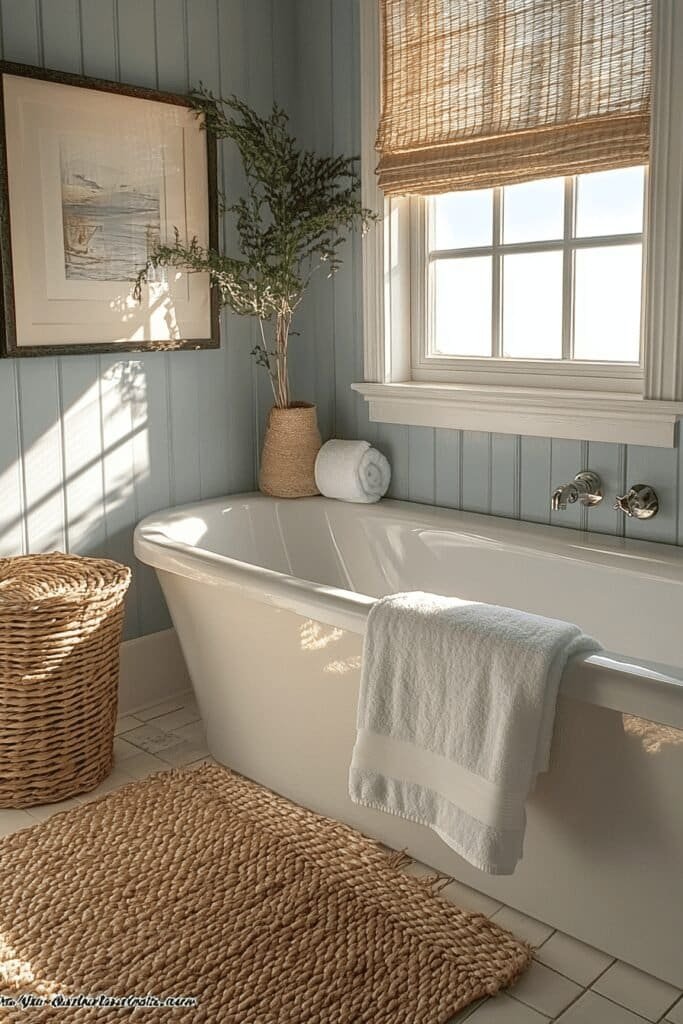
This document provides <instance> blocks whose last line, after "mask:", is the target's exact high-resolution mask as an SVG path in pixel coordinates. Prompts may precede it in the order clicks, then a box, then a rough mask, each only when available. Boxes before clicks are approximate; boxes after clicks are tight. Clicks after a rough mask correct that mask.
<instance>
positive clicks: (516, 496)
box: [490, 434, 521, 519]
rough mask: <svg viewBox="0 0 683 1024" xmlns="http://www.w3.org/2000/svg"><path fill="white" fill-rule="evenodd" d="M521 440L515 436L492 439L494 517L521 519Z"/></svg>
mask: <svg viewBox="0 0 683 1024" xmlns="http://www.w3.org/2000/svg"><path fill="white" fill-rule="evenodd" d="M520 451H521V440H520V438H519V437H517V436H516V435H514V434H494V435H493V437H492V438H491V504H490V511H491V513H492V515H494V516H507V517H508V518H511V519H517V518H518V517H519V501H520V492H519V483H520V466H519V462H520Z"/></svg>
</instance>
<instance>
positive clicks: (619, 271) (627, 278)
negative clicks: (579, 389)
mask: <svg viewBox="0 0 683 1024" xmlns="http://www.w3.org/2000/svg"><path fill="white" fill-rule="evenodd" d="M641 250H642V246H640V245H613V246H608V247H605V248H602V249H580V250H578V251H577V253H576V271H575V273H576V298H575V305H574V358H575V359H598V360H603V359H606V360H617V361H619V362H633V363H636V362H638V359H639V357H640V287H641V273H642V266H641V264H642V251H641Z"/></svg>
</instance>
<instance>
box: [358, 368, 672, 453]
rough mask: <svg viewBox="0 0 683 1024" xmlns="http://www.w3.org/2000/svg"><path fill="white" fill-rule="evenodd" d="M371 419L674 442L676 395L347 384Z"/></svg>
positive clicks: (583, 437)
mask: <svg viewBox="0 0 683 1024" xmlns="http://www.w3.org/2000/svg"><path fill="white" fill-rule="evenodd" d="M351 386H352V388H353V389H354V391H358V392H359V393H360V394H361V395H363V397H364V398H365V401H366V402H367V403H368V405H369V415H370V419H371V420H372V421H373V422H376V423H401V424H407V425H410V426H419V427H446V428H450V429H457V430H485V431H490V432H493V433H501V434H527V435H530V436H533V437H563V438H569V439H572V440H580V441H612V442H617V443H620V444H642V445H653V446H656V447H658V448H673V447H675V444H676V422H677V420H678V418H679V417H680V416H683V402H667V401H655V400H652V399H645V398H642V397H640V396H639V395H633V394H623V395H622V394H613V393H606V392H596V391H566V390H559V389H545V388H517V387H509V386H505V387H496V386H495V385H486V384H432V383H422V382H417V381H409V382H406V383H393V384H375V383H364V384H352V385H351Z"/></svg>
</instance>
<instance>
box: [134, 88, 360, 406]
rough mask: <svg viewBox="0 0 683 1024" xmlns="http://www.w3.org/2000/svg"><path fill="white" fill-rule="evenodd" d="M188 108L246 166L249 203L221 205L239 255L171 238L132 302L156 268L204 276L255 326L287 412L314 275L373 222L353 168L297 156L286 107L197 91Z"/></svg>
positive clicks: (263, 361)
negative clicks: (264, 109)
mask: <svg viewBox="0 0 683 1024" xmlns="http://www.w3.org/2000/svg"><path fill="white" fill-rule="evenodd" d="M190 98H191V100H192V104H193V106H194V108H195V110H196V112H197V115H198V116H199V117H201V118H202V122H203V126H204V127H205V128H206V130H207V131H208V132H210V133H212V134H213V135H214V136H215V137H216V138H217V139H229V140H231V141H232V142H234V143H235V145H236V146H237V148H238V150H239V153H240V156H241V159H242V164H243V166H244V173H245V179H246V190H245V194H244V195H243V196H241V197H240V198H238V199H236V200H235V201H234V202H232V203H228V202H227V200H226V198H225V196H223V195H221V196H220V209H221V212H222V213H224V214H227V215H231V216H233V217H234V221H235V228H236V234H237V239H238V241H239V250H240V255H239V256H229V255H227V254H224V253H221V252H219V251H217V250H215V249H211V248H204V247H203V246H202V245H200V244H199V242H198V240H197V238H196V237H195V238H192V239H190V240H189V241H187V242H184V241H182V240H181V238H180V235H179V232H178V231H177V229H176V231H175V238H174V240H173V241H172V242H166V243H161V244H158V245H157V246H156V247H155V248H154V250H153V251H152V252H151V254H150V256H149V261H148V264H147V266H146V267H145V269H144V270H141V271H140V273H139V274H138V276H137V278H136V281H135V289H134V295H135V297H136V298H137V299H138V300H139V299H140V298H141V295H142V286H143V284H145V283H147V281H148V279H149V276H150V273H152V272H153V271H154V270H156V269H157V268H164V267H175V268H178V269H181V270H184V271H187V272H189V273H206V274H208V275H209V279H210V282H211V285H212V287H214V288H216V289H217V292H218V297H219V303H220V305H221V307H226V306H227V307H229V308H230V309H232V310H233V311H234V312H235V313H237V314H239V315H241V316H253V317H256V319H257V320H258V323H259V327H260V331H261V341H260V343H259V344H257V345H256V347H255V348H254V349H253V351H252V355H253V356H254V357H255V359H256V362H257V363H258V365H259V366H262V367H264V368H265V370H266V371H267V372H268V376H269V379H270V383H271V386H272V389H273V397H274V400H275V405H276V406H278V408H281V409H286V408H288V407H289V405H290V402H291V396H290V386H289V372H288V364H287V352H288V347H289V338H290V334H291V328H292V320H293V317H294V314H295V313H296V310H297V309H298V307H299V305H300V303H301V300H302V298H303V296H304V293H305V291H306V288H307V287H308V285H309V283H310V281H311V278H312V276H313V274H314V273H315V272H316V271H317V270H319V269H320V268H321V267H323V268H326V270H327V276H328V277H331V276H332V275H333V274H334V273H335V272H336V271H337V269H338V268H339V267H340V266H341V259H340V257H339V250H340V248H341V246H342V245H343V243H344V242H345V241H346V239H347V237H348V235H349V233H350V232H351V230H352V229H353V228H354V227H356V226H360V227H361V228H362V230H363V231H364V232H365V231H366V230H367V228H368V225H369V224H370V222H371V221H372V220H374V219H375V215H374V214H373V213H372V211H370V210H368V209H365V208H364V207H363V206H362V204H361V201H360V179H359V176H358V170H357V166H358V160H357V158H356V157H345V156H318V155H317V154H316V153H313V152H311V151H309V150H306V149H301V148H299V146H298V145H297V142H296V139H295V138H294V137H293V136H292V135H291V134H290V131H289V118H288V116H287V114H286V113H285V111H284V110H283V109H282V107H280V106H278V105H277V104H275V105H274V106H273V108H272V111H271V113H270V115H269V116H268V117H260V116H259V115H258V114H257V113H256V112H255V111H254V110H252V109H251V108H250V107H249V106H248V105H247V104H246V103H244V102H243V101H242V100H240V99H238V98H237V97H236V96H231V97H229V98H228V99H223V98H220V97H219V98H217V97H216V96H214V95H213V93H212V92H211V91H210V90H208V89H206V88H204V87H203V86H200V87H199V88H198V89H196V90H193V91H192V92H191V93H190ZM269 336H271V340H270V341H269V340H268V338H269Z"/></svg>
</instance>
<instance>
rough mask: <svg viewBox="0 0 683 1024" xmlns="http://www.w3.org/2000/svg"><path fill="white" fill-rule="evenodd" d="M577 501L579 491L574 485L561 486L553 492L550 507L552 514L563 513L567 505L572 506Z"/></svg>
mask: <svg viewBox="0 0 683 1024" xmlns="http://www.w3.org/2000/svg"><path fill="white" fill-rule="evenodd" d="M578 499H579V489H578V487H577V486H576V484H573V483H572V484H563V485H562V487H556V488H555V490H554V491H553V496H552V500H551V502H550V506H551V508H552V510H553V512H560V511H561V512H564V510H565V509H566V507H567V505H573V504H574V502H575V501H578Z"/></svg>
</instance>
